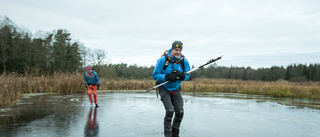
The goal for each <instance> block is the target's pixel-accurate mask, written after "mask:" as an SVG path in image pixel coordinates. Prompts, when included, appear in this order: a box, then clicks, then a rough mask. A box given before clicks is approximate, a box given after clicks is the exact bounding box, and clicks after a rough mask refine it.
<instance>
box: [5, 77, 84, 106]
mask: <svg viewBox="0 0 320 137" xmlns="http://www.w3.org/2000/svg"><path fill="white" fill-rule="evenodd" d="M82 79H83V76H82V75H80V74H70V73H66V74H58V73H57V74H54V75H53V76H49V77H33V76H19V75H15V74H9V75H5V76H0V107H2V106H7V105H10V104H12V103H14V101H15V100H17V99H19V98H20V97H21V96H22V95H23V93H68V94H71V93H81V92H85V89H84V86H83V80H82Z"/></svg>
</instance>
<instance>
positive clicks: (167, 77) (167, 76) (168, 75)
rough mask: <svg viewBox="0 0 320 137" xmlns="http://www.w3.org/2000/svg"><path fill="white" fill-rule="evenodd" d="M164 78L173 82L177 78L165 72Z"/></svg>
mask: <svg viewBox="0 0 320 137" xmlns="http://www.w3.org/2000/svg"><path fill="white" fill-rule="evenodd" d="M165 80H166V81H171V82H175V81H176V80H177V78H176V76H175V75H173V74H169V73H167V74H166V76H165Z"/></svg>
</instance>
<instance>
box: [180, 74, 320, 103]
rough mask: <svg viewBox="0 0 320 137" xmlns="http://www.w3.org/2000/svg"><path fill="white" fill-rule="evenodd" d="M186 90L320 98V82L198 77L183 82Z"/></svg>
mask: <svg viewBox="0 0 320 137" xmlns="http://www.w3.org/2000/svg"><path fill="white" fill-rule="evenodd" d="M182 88H183V90H184V91H186V92H227V93H244V94H254V95H268V96H274V97H294V98H311V99H320V82H288V81H285V80H278V81H275V82H266V81H243V80H230V79H205V78H197V79H194V80H192V81H186V82H183V83H182Z"/></svg>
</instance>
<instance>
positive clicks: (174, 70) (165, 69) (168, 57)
mask: <svg viewBox="0 0 320 137" xmlns="http://www.w3.org/2000/svg"><path fill="white" fill-rule="evenodd" d="M182 46H183V44H182V42H181V41H174V42H173V43H172V48H171V49H170V50H168V52H167V53H165V54H164V56H162V57H160V58H159V59H158V61H157V64H156V66H155V68H154V70H153V74H152V77H153V78H154V79H155V80H156V81H157V82H158V83H163V82H165V81H170V82H168V83H167V84H164V85H163V86H160V87H159V94H160V96H161V101H162V103H163V105H164V108H165V110H166V113H165V117H164V135H165V137H171V136H172V137H179V131H180V124H181V121H182V118H183V113H184V110H183V98H182V96H181V81H186V80H188V79H189V77H190V75H189V74H185V72H187V71H189V70H190V65H189V62H188V60H187V59H186V58H185V57H184V56H183V55H182V54H181V52H182ZM173 114H175V115H174V120H173V122H172V117H173ZM171 123H172V124H171Z"/></svg>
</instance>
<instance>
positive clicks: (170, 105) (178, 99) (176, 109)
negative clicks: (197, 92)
mask: <svg viewBox="0 0 320 137" xmlns="http://www.w3.org/2000/svg"><path fill="white" fill-rule="evenodd" d="M159 94H160V96H161V101H162V103H163V106H164V108H165V109H166V115H165V117H164V135H165V137H171V136H172V137H179V131H180V130H179V128H180V124H181V121H182V118H183V113H184V110H183V98H182V96H181V87H179V88H178V89H176V90H174V91H169V90H167V89H166V88H164V87H163V86H161V87H159ZM173 114H174V120H173V122H172V117H173ZM171 123H172V124H171Z"/></svg>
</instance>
